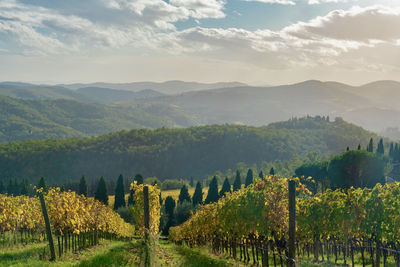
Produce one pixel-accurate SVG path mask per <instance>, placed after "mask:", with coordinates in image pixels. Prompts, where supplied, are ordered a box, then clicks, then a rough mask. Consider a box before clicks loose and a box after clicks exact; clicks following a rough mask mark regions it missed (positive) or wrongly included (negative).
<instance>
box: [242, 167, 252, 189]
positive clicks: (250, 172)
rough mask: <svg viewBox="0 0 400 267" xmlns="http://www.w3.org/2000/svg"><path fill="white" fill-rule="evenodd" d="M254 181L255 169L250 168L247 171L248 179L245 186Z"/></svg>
mask: <svg viewBox="0 0 400 267" xmlns="http://www.w3.org/2000/svg"><path fill="white" fill-rule="evenodd" d="M252 183H253V170H252V169H249V170H248V171H247V175H246V181H245V184H244V187H248V186H249V185H251V184H252Z"/></svg>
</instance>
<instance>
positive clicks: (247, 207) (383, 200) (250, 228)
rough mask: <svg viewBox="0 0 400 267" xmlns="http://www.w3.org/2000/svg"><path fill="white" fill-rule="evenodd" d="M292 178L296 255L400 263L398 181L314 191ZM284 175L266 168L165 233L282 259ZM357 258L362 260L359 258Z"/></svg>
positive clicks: (247, 256)
mask: <svg viewBox="0 0 400 267" xmlns="http://www.w3.org/2000/svg"><path fill="white" fill-rule="evenodd" d="M294 180H295V182H296V198H297V201H296V210H297V211H296V213H297V214H296V257H297V258H298V259H302V258H310V257H312V258H313V260H315V261H316V262H317V261H324V260H328V261H333V262H335V263H339V262H341V263H344V264H347V263H351V264H352V266H354V265H355V264H356V263H358V264H360V265H361V264H362V265H363V266H365V265H367V264H372V265H374V266H379V264H381V263H383V264H384V265H385V266H386V265H387V264H388V263H392V264H396V265H397V266H399V265H400V257H399V256H400V252H399V251H400V243H399V241H400V183H394V184H386V185H383V186H382V185H380V184H377V185H376V186H375V187H374V188H372V189H369V188H364V189H361V188H358V189H354V188H350V189H349V190H347V191H345V190H335V191H332V190H327V191H326V192H324V193H318V194H316V195H311V193H310V191H309V190H308V189H307V187H306V186H305V185H304V184H302V183H301V182H300V180H299V179H297V178H296V179H294ZM288 195H289V194H288V179H286V178H282V177H278V176H268V177H265V178H264V179H259V180H257V181H256V182H255V183H254V184H252V185H250V186H248V187H247V188H245V189H242V190H239V191H236V192H233V193H232V194H228V195H227V196H226V197H225V198H223V199H221V200H220V201H218V202H217V203H213V204H209V205H205V206H202V207H201V208H200V209H199V210H198V211H197V213H196V214H195V215H194V216H193V217H192V218H191V219H190V220H188V221H187V222H185V223H184V224H183V225H181V226H177V227H173V228H171V229H170V236H169V238H170V240H172V241H173V242H175V243H178V244H182V243H186V244H188V245H190V246H195V245H210V246H211V248H212V249H213V250H214V251H215V252H220V253H227V254H229V255H230V256H232V257H233V258H236V259H238V260H241V261H244V262H246V263H249V262H250V263H254V264H256V263H262V265H263V266H270V265H271V264H273V265H274V266H277V265H281V266H283V264H286V263H287V262H288V261H295V259H291V258H288V245H287V244H288V227H289V210H288V201H289V199H288ZM358 261H359V262H358Z"/></svg>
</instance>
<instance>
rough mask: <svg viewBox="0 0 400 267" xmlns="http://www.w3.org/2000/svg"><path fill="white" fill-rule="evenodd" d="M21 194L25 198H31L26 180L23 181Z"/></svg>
mask: <svg viewBox="0 0 400 267" xmlns="http://www.w3.org/2000/svg"><path fill="white" fill-rule="evenodd" d="M19 188H20V192H19V193H20V194H21V195H23V196H29V186H28V182H27V181H26V179H22V181H21V183H20V185H19ZM0 192H1V191H0Z"/></svg>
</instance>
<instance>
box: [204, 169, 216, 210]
mask: <svg viewBox="0 0 400 267" xmlns="http://www.w3.org/2000/svg"><path fill="white" fill-rule="evenodd" d="M218 198H219V197H218V180H217V177H216V176H214V178H212V180H211V182H210V185H209V187H208V194H207V197H206V200H205V201H204V202H205V204H209V203H213V202H217V201H218Z"/></svg>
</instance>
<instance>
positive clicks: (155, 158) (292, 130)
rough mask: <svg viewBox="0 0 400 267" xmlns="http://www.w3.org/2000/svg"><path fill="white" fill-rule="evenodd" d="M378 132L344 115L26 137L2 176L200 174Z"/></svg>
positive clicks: (4, 157) (0, 156) (11, 147)
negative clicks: (268, 122) (80, 136)
mask: <svg viewBox="0 0 400 267" xmlns="http://www.w3.org/2000/svg"><path fill="white" fill-rule="evenodd" d="M371 137H375V135H374V134H373V133H371V132H368V131H366V130H364V129H362V128H361V127H358V126H355V125H353V124H349V123H347V122H345V121H343V120H342V119H336V120H334V121H332V122H330V121H328V120H327V119H326V118H321V117H317V118H305V119H293V120H290V121H288V122H282V123H275V124H272V125H270V126H267V127H258V128H257V127H249V126H232V125H222V126H201V127H191V128H186V129H167V128H160V129H156V130H146V129H141V130H131V131H122V132H117V133H113V134H107V135H104V136H100V137H94V138H83V139H78V138H72V139H66V140H46V141H24V142H14V143H9V144H3V145H0V175H1V178H2V179H5V180H6V181H7V180H8V179H9V178H18V179H21V178H26V179H30V180H31V181H33V182H36V181H37V179H38V177H40V176H45V177H46V178H47V180H48V181H49V182H50V183H62V182H64V181H65V180H67V179H79V178H80V176H81V175H82V174H85V175H86V176H87V177H88V178H89V179H93V178H98V177H100V176H104V177H106V178H113V179H115V177H118V175H119V174H120V173H122V174H123V175H124V176H126V177H131V176H133V175H134V174H136V173H141V174H142V175H143V176H145V177H148V176H157V177H158V178H159V179H160V180H164V179H166V178H187V177H190V176H193V177H195V178H196V179H202V178H203V177H204V176H205V175H207V174H211V173H214V172H215V171H217V170H221V171H225V170H227V169H228V168H232V169H233V168H235V166H236V164H237V163H238V162H244V163H246V164H260V163H261V162H262V161H267V162H270V161H274V160H290V159H291V157H292V156H293V155H295V154H296V155H300V156H302V155H305V154H306V153H308V152H310V151H318V152H319V153H320V154H322V155H330V154H336V153H339V152H342V151H344V150H345V149H346V147H347V146H350V147H356V146H357V145H358V144H360V143H361V144H366V143H367V142H368V140H369V139H370V138H371Z"/></svg>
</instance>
